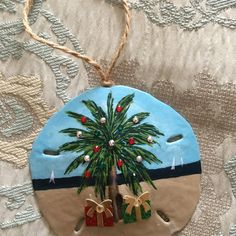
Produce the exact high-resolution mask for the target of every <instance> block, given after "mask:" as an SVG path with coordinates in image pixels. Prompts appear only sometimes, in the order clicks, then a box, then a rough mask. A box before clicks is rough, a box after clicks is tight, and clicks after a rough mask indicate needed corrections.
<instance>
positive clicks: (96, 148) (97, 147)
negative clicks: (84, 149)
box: [93, 146, 101, 152]
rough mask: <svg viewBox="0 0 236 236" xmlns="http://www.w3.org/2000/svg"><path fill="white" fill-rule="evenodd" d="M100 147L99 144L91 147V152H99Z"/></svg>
mask: <svg viewBox="0 0 236 236" xmlns="http://www.w3.org/2000/svg"><path fill="white" fill-rule="evenodd" d="M100 149H101V148H100V147H99V146H95V147H94V148H93V152H99V151H100Z"/></svg>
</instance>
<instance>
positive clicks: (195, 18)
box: [106, 0, 236, 30]
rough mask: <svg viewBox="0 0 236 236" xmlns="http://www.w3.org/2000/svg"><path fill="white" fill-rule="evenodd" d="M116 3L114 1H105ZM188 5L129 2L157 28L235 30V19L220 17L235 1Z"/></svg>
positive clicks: (164, 0)
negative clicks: (224, 28)
mask: <svg viewBox="0 0 236 236" xmlns="http://www.w3.org/2000/svg"><path fill="white" fill-rule="evenodd" d="M106 1H107V2H110V3H117V1H116V0H106ZM188 2H189V3H188V4H183V6H181V7H177V6H176V5H175V3H173V2H172V1H167V0H161V1H158V0H137V1H131V3H130V6H131V7H132V8H133V9H136V10H139V11H143V12H144V13H145V15H146V16H147V18H148V19H149V20H150V21H151V22H152V23H153V24H156V25H158V26H162V27H163V26H167V25H171V24H176V25H178V26H180V27H181V28H183V29H184V30H198V29H200V28H202V27H204V26H206V25H207V24H209V23H216V24H219V25H221V26H223V27H227V28H230V29H235V28H236V18H235V19H231V18H227V17H224V16H222V11H227V10H228V9H229V8H234V7H236V1H235V0H229V1H226V0H207V1H202V0H200V1H199V0H190V1H188Z"/></svg>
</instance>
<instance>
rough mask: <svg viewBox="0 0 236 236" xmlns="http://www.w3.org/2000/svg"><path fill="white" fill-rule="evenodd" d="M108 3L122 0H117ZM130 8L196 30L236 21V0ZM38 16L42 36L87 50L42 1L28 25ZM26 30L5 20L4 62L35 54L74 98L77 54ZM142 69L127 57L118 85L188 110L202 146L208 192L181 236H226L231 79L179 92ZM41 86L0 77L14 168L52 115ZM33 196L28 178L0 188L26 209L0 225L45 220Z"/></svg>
mask: <svg viewBox="0 0 236 236" xmlns="http://www.w3.org/2000/svg"><path fill="white" fill-rule="evenodd" d="M23 2H24V1H23V0H14V1H11V0H4V1H2V2H1V3H0V11H1V12H7V13H9V14H15V12H16V10H17V7H18V6H19V5H20V6H22V4H23ZM106 2H107V3H109V4H110V3H112V4H114V3H117V1H116V0H106ZM130 6H131V7H132V8H133V9H134V10H135V11H140V12H143V13H144V14H145V15H146V17H147V19H148V20H149V21H150V22H151V23H153V24H154V25H156V26H160V27H167V26H170V25H176V26H178V27H180V28H181V29H184V30H188V31H191V30H200V29H201V28H203V27H205V26H207V25H209V24H210V23H214V24H218V25H219V26H221V27H224V28H225V29H226V30H229V29H235V28H236V18H234V17H230V16H229V15H230V14H228V12H230V11H231V10H235V8H236V1H235V0H206V1H203V0H188V1H184V3H181V4H177V3H176V2H175V1H167V0H161V1H159V0H130ZM40 19H41V20H42V19H43V20H44V21H45V22H46V23H47V24H49V25H50V29H51V31H49V32H38V33H39V34H40V35H41V36H43V37H45V38H55V39H56V40H57V41H58V42H59V43H60V44H65V43H69V44H71V45H72V47H73V48H74V49H75V50H77V51H79V52H81V53H84V50H83V49H82V48H81V45H80V41H79V40H78V39H77V37H75V35H74V34H72V33H71V32H70V30H69V29H67V28H66V27H65V26H64V25H63V24H62V23H61V21H60V20H59V19H58V18H57V17H56V16H54V14H52V13H51V12H49V11H48V10H46V9H45V8H44V4H43V0H35V1H34V5H33V8H32V12H31V14H30V22H31V24H34V23H36V21H38V20H40ZM23 30H24V28H23V24H22V19H18V20H15V21H7V20H4V22H2V23H0V60H1V61H4V62H6V61H9V60H19V59H22V58H23V56H24V55H29V53H31V54H32V55H34V56H36V57H37V59H39V60H40V61H43V62H44V63H45V64H46V65H47V66H48V67H49V68H50V70H51V71H52V73H53V76H54V79H55V81H56V89H55V93H56V94H57V96H58V98H59V99H61V100H62V101H63V102H67V101H69V99H70V96H69V95H68V93H67V89H68V87H69V85H70V84H71V82H72V79H73V78H75V77H76V76H77V75H78V73H79V72H80V71H79V66H78V64H77V63H76V62H75V60H74V59H71V58H70V57H68V56H65V55H63V56H62V55H61V54H60V53H58V52H56V51H55V50H53V49H51V48H49V47H48V46H45V45H42V44H40V43H37V42H35V41H33V40H29V39H20V34H21V33H22V32H23ZM12 63H14V62H12ZM102 63H103V65H106V64H107V62H106V61H105V60H102ZM84 66H85V72H86V73H87V77H88V78H89V81H88V82H89V85H90V87H93V86H96V85H98V78H97V75H96V74H95V73H94V72H93V70H91V69H90V68H89V67H88V66H87V65H84ZM140 68H141V65H139V63H138V61H137V60H135V59H132V60H123V61H121V62H120V64H119V65H118V66H117V67H116V70H115V71H114V73H113V78H114V79H115V81H117V83H121V84H125V85H129V86H133V87H136V88H139V89H142V90H146V91H148V92H150V93H151V94H153V95H154V96H156V97H157V98H158V99H160V100H162V101H164V102H166V103H167V104H169V105H171V106H172V107H174V108H175V109H176V110H177V111H178V112H180V113H182V114H183V115H184V116H185V117H186V118H187V119H188V120H189V121H190V123H191V124H192V126H193V128H194V130H195V132H196V134H197V136H198V139H199V142H200V146H201V155H202V159H203V178H202V183H201V185H202V196H201V199H200V203H199V205H198V208H197V210H196V213H195V215H194V216H193V219H192V220H191V222H190V223H189V224H188V225H187V226H186V228H185V229H184V230H183V231H182V232H180V233H179V235H185V236H192V235H196V236H198V235H199V236H200V235H201V236H211V235H212V236H215V235H224V233H223V232H222V225H223V224H224V222H223V221H222V218H223V217H224V216H225V215H226V214H227V213H228V212H229V211H230V207H231V204H232V201H233V200H232V199H233V197H236V189H235V188H236V184H235V183H236V178H235V166H236V164H235V163H236V162H235V157H234V158H232V159H231V160H230V161H228V162H224V157H223V156H222V155H221V154H219V153H218V151H217V149H218V147H219V146H220V145H221V144H222V143H223V142H224V140H225V139H226V138H229V137H230V138H231V137H233V136H236V118H235V114H234V113H235V107H236V95H235V94H236V86H235V85H234V84H232V83H223V84H219V83H218V82H217V81H216V79H215V78H213V77H212V76H211V75H209V74H206V73H196V76H195V87H194V88H192V89H186V90H184V91H179V90H177V89H176V88H175V85H174V84H173V83H172V82H170V81H168V80H159V78H157V79H156V81H158V83H157V84H152V85H150V84H149V85H148V84H147V83H146V81H145V80H142V79H140V78H138V76H137V71H138V70H139V69H140ZM42 83H43V82H42V81H41V80H40V79H38V78H36V77H35V76H20V75H17V76H13V77H10V78H8V79H7V78H4V77H3V76H1V77H0V87H1V91H0V159H1V160H3V161H7V162H10V163H13V164H15V166H16V167H24V166H25V165H26V162H27V152H28V150H29V149H30V146H31V143H32V142H33V140H34V138H35V136H36V135H37V133H38V132H39V130H40V128H41V127H42V126H43V125H44V124H45V122H46V121H47V119H48V118H49V117H50V116H51V115H52V113H53V112H54V109H50V108H49V107H48V106H47V105H46V104H45V101H44V99H43V98H42V93H43V85H42ZM2 88H3V89H2ZM52 92H54V91H52ZM202 98H204V99H202ZM26 121H27V122H26ZM16 153H17V155H16ZM224 170H225V173H226V175H224V177H223V179H224V181H226V182H229V184H230V186H231V188H232V193H231V192H227V193H226V194H224V195H223V194H222V193H218V192H217V185H216V182H217V181H219V180H221V178H222V173H223V171H224ZM31 194H32V188H31V184H29V183H24V184H22V185H17V186H14V185H13V186H11V187H10V186H2V187H0V198H1V199H4V200H5V199H6V198H7V199H8V200H7V202H6V203H5V207H6V209H7V210H8V211H10V212H11V211H13V210H17V209H20V208H21V207H22V209H21V210H20V211H19V212H17V213H16V214H15V215H14V217H12V218H10V219H1V221H0V229H2V230H3V229H9V228H12V227H16V226H19V225H22V224H26V223H28V222H33V221H35V220H36V219H39V218H40V217H41V216H40V214H39V213H38V211H37V210H36V207H35V206H32V205H31V204H26V199H27V198H29V196H30V195H31ZM233 194H234V195H233ZM235 224H236V222H234V223H232V224H231V225H230V226H229V229H227V232H228V234H229V235H230V236H234V235H236V226H235ZM45 227H46V226H45ZM0 233H1V231H0ZM226 235H227V234H226Z"/></svg>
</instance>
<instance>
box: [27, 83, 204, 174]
mask: <svg viewBox="0 0 236 236" xmlns="http://www.w3.org/2000/svg"><path fill="white" fill-rule="evenodd" d="M110 91H112V94H113V97H114V107H116V103H117V102H118V101H119V100H120V99H121V98H122V97H124V96H126V95H128V94H131V93H135V97H134V102H133V104H132V105H131V107H130V109H129V111H128V113H127V114H128V117H129V116H131V115H133V114H134V113H137V112H150V116H149V117H148V118H147V119H145V121H144V122H148V123H150V124H153V125H155V126H156V127H157V128H159V130H160V131H161V132H163V133H164V134H165V136H164V137H161V138H160V139H159V140H158V141H159V143H160V145H161V147H159V146H158V145H154V146H153V147H147V149H148V150H150V151H151V152H153V153H154V154H155V155H156V156H158V158H159V159H160V160H161V161H162V162H163V163H162V164H159V165H157V164H152V165H148V164H147V165H146V166H147V167H148V168H149V169H157V168H164V167H171V165H172V162H173V158H175V160H176V166H177V165H181V164H182V162H181V158H182V160H183V162H184V164H187V163H192V162H196V161H198V160H199V158H200V154H199V147H198V144H197V141H196V137H195V135H194V133H193V131H192V128H191V126H190V125H189V123H188V122H187V121H186V120H185V119H184V118H183V117H182V116H181V115H180V114H178V113H177V112H176V111H175V110H174V109H172V108H171V107H169V106H168V105H166V104H164V103H162V102H160V101H159V100H157V99H156V98H154V97H153V96H151V95H149V94H147V93H145V92H143V91H140V90H137V89H133V88H130V87H126V86H113V87H111V88H104V87H99V88H95V89H91V90H88V91H86V92H85V93H83V94H81V95H80V96H78V97H76V98H75V99H73V100H71V101H70V102H69V103H67V104H66V105H65V106H64V107H63V108H62V109H61V110H60V111H59V112H58V113H56V114H55V115H54V116H53V117H52V118H50V119H49V121H48V122H47V124H46V125H45V127H44V128H43V129H42V131H41V132H40V134H39V135H38V137H37V139H36V140H35V142H34V144H33V147H32V152H31V154H30V168H31V174H32V178H33V179H45V178H49V177H50V174H51V172H52V170H53V171H54V174H55V178H62V177H63V178H64V177H71V176H79V175H82V173H83V171H84V168H85V166H81V167H79V168H78V169H77V170H75V171H73V172H72V173H71V174H69V175H66V176H65V175H64V172H65V170H66V168H67V166H68V165H69V164H70V163H71V162H72V161H73V160H74V158H75V157H76V156H77V155H78V154H75V153H69V152H68V153H61V154H60V155H59V156H48V155H45V154H43V150H45V149H49V150H57V149H58V147H59V146H60V145H61V144H63V143H65V142H68V141H73V140H74V138H72V137H68V136H67V135H65V134H61V133H59V131H60V130H62V129H65V128H83V127H82V126H81V125H80V124H79V123H78V122H76V121H75V120H74V119H73V118H70V117H68V116H67V115H66V113H65V112H66V111H73V112H77V113H81V114H84V115H86V116H88V117H91V118H92V116H91V114H90V112H89V110H88V109H87V108H86V107H85V105H84V104H83V103H82V102H81V101H82V100H89V99H91V100H94V101H95V102H96V103H97V104H98V105H100V106H102V108H103V109H104V110H106V103H107V95H108V93H109V92H110ZM178 134H182V135H183V136H184V138H183V139H182V140H179V141H177V142H174V143H167V142H166V140H167V139H168V138H169V137H171V136H174V135H178Z"/></svg>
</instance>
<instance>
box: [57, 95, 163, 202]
mask: <svg viewBox="0 0 236 236" xmlns="http://www.w3.org/2000/svg"><path fill="white" fill-rule="evenodd" d="M133 99H134V94H129V95H127V96H125V97H123V98H122V99H121V100H120V101H119V102H118V103H117V105H116V107H115V108H114V98H113V97H112V93H111V92H110V93H109V94H108V97H107V109H106V111H105V110H103V109H102V107H101V106H98V105H97V104H96V103H95V102H94V101H92V100H87V101H83V103H84V104H85V106H86V107H87V108H88V110H89V111H90V113H91V115H92V117H93V118H92V119H91V118H89V117H87V116H85V115H83V114H78V113H75V112H71V111H68V112H67V114H68V116H69V117H72V118H74V119H75V120H76V121H78V122H79V123H80V124H82V127H84V128H82V129H81V128H68V129H64V130H61V131H60V132H61V133H64V134H67V135H69V136H71V137H74V138H76V140H74V141H72V142H67V143H65V144H63V145H62V146H61V147H60V151H61V152H76V153H78V156H77V157H76V158H75V159H74V161H73V162H72V163H71V164H70V165H69V166H68V167H67V169H66V170H65V174H69V173H71V172H72V171H74V170H76V169H77V168H78V167H79V166H81V165H83V166H84V167H85V170H84V173H83V177H82V183H81V186H80V187H79V189H78V192H79V193H80V192H81V191H82V190H83V189H84V188H85V187H87V186H88V185H89V183H90V181H91V179H93V181H94V186H95V193H96V194H99V195H100V197H101V200H103V199H104V198H105V189H106V186H109V185H110V191H109V192H110V196H109V197H110V198H111V199H112V200H113V206H114V204H115V202H116V200H115V197H116V195H117V191H118V190H117V184H116V176H117V169H118V170H119V171H120V172H121V173H122V175H123V178H124V180H125V182H126V184H127V185H128V186H129V187H130V189H131V190H132V192H133V193H134V194H135V195H137V194H139V193H140V192H142V188H141V185H140V182H141V181H145V182H147V183H149V184H150V185H152V186H153V188H156V186H155V185H154V183H153V182H152V180H151V178H150V176H149V175H148V172H147V169H146V167H145V165H144V162H147V163H149V164H151V163H161V161H160V160H159V159H158V158H157V157H156V156H155V155H154V154H153V153H152V152H150V151H148V150H147V149H145V148H144V146H145V145H149V146H152V145H154V144H158V142H157V138H159V137H160V136H161V135H163V134H162V133H161V132H160V131H159V130H158V129H157V128H156V127H155V126H154V125H152V124H149V123H145V122H143V121H144V120H145V119H146V118H147V117H148V116H149V113H148V112H140V113H137V114H134V115H132V116H131V117H129V118H127V111H128V109H129V108H130V106H131V104H132V102H133Z"/></svg>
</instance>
